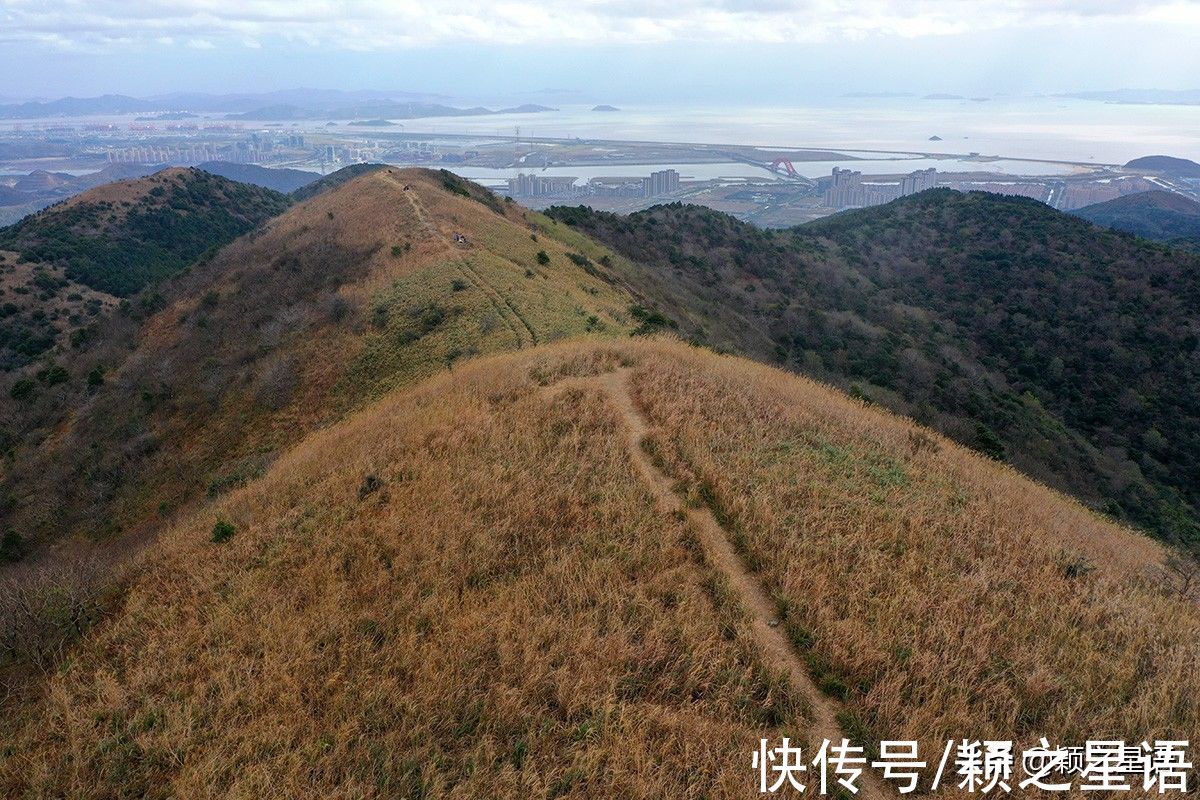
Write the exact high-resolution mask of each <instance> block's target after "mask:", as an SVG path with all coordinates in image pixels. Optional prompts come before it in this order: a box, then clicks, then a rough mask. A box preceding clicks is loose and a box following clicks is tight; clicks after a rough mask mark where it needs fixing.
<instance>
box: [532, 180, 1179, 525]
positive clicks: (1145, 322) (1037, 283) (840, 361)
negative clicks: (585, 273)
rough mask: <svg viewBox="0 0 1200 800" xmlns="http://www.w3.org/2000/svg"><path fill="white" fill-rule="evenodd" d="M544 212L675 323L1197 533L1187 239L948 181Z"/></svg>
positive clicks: (1139, 518)
mask: <svg viewBox="0 0 1200 800" xmlns="http://www.w3.org/2000/svg"><path fill="white" fill-rule="evenodd" d="M547 213H548V214H549V218H548V220H547V222H546V227H547V228H548V229H550V230H556V231H560V232H561V233H560V234H558V235H562V236H568V237H569V236H571V235H577V236H578V237H579V240H580V242H581V243H580V244H579V245H578V246H579V247H580V248H583V244H582V242H583V240H585V238H586V237H585V236H583V234H586V235H587V236H589V237H591V238H593V239H595V240H599V241H600V242H603V243H605V245H607V246H609V247H612V248H613V249H615V250H617V251H618V252H619V253H620V254H621V256H623V258H620V259H618V260H616V261H614V262H613V263H614V265H615V267H614V269H615V271H616V272H617V273H618V274H620V275H621V277H622V280H623V281H625V284H626V285H628V286H630V287H631V292H632V293H634V294H635V295H636V296H638V297H639V300H640V302H642V303H643V304H644V305H646V306H647V307H651V306H652V307H655V308H658V309H659V310H660V311H661V313H662V314H663V315H664V316H666V317H669V318H671V319H673V320H674V321H676V322H677V323H678V325H679V330H680V332H681V334H682V335H683V336H685V337H687V338H690V339H693V340H696V341H698V342H701V343H704V344H707V345H709V346H712V347H716V348H718V349H724V350H729V351H733V352H738V353H744V354H747V355H750V356H753V357H756V358H759V359H761V360H769V361H774V362H776V363H780V364H782V365H786V366H788V367H790V368H791V369H794V370H797V371H800V372H803V373H805V374H808V375H810V376H812V377H815V378H818V379H820V380H825V381H830V382H832V383H834V384H835V385H837V386H839V387H841V388H843V389H845V390H847V391H850V392H851V393H852V394H856V395H858V396H860V397H863V398H866V399H869V400H871V401H874V402H878V403H880V404H882V405H884V406H886V407H888V408H890V409H892V410H894V411H898V412H900V413H903V414H905V415H907V416H910V417H912V418H914V419H916V420H918V421H919V422H921V423H923V424H926V425H929V426H931V427H933V428H936V429H938V430H939V431H941V432H943V433H945V434H947V435H949V436H951V437H952V438H954V439H956V440H957V441H959V442H962V443H964V444H968V445H970V446H972V447H975V448H977V449H979V450H981V451H983V452H985V453H987V454H989V455H991V456H993V457H996V458H1003V459H1005V460H1007V461H1008V462H1009V463H1011V464H1013V465H1014V466H1016V467H1018V468H1019V469H1021V470H1022V471H1023V472H1025V473H1026V474H1028V475H1031V476H1033V477H1035V478H1037V479H1039V480H1043V481H1045V482H1047V483H1049V484H1050V485H1052V486H1055V487H1057V488H1059V489H1061V490H1063V491H1067V492H1069V493H1071V494H1073V495H1075V496H1077V497H1079V498H1081V499H1082V500H1083V501H1084V502H1086V503H1088V504H1089V505H1091V506H1092V507H1094V508H1096V509H1100V510H1103V511H1105V512H1107V513H1110V514H1113V515H1115V516H1118V517H1120V518H1123V519H1127V520H1130V521H1133V522H1136V523H1137V524H1139V525H1143V526H1145V527H1146V528H1148V529H1150V530H1152V531H1154V532H1155V533H1156V534H1157V535H1159V536H1161V537H1164V538H1166V539H1170V540H1173V541H1180V542H1189V543H1191V544H1193V545H1196V544H1197V543H1200V513H1198V511H1197V509H1200V481H1197V480H1196V474H1197V470H1198V469H1200V461H1198V460H1197V455H1196V454H1197V453H1200V367H1198V363H1200V362H1197V358H1196V354H1197V348H1198V347H1200V316H1198V314H1197V309H1200V259H1198V258H1196V257H1195V256H1192V255H1189V254H1187V253H1184V252H1179V251H1174V250H1170V249H1166V248H1163V247H1161V246H1158V245H1154V244H1151V243H1149V242H1142V241H1139V240H1136V239H1132V238H1130V237H1127V236H1123V235H1119V234H1116V233H1112V232H1108V231H1101V230H1097V229H1096V228H1094V227H1092V226H1091V225H1089V224H1088V223H1086V222H1084V221H1082V220H1079V219H1076V218H1074V217H1071V216H1069V215H1066V214H1062V213H1059V212H1056V211H1054V210H1053V209H1050V208H1048V207H1046V206H1045V205H1043V204H1041V203H1037V202H1034V201H1030V200H1026V199H1022V198H1011V197H1002V196H999V195H989V194H984V193H978V192H976V193H970V194H959V193H955V192H952V191H950V190H935V191H929V192H922V193H921V194H918V195H914V196H912V197H909V198H904V199H902V200H899V201H896V202H893V203H889V204H887V205H884V206H878V207H875V208H869V209H864V210H861V211H854V212H846V213H841V214H837V215H835V216H833V217H829V218H827V219H824V220H819V221H817V222H814V223H809V224H807V225H804V226H801V227H799V228H795V229H792V230H788V231H781V232H774V231H764V230H760V229H758V228H754V227H752V226H750V225H748V224H745V223H742V222H739V221H737V220H735V219H733V218H731V217H729V216H727V215H724V214H720V213H717V212H714V211H711V210H708V209H703V208H700V207H695V206H681V205H678V204H673V205H669V206H659V207H655V208H652V209H649V210H647V211H644V212H639V213H637V214H632V215H629V216H627V217H619V216H616V215H612V214H603V213H596V212H592V211H590V210H589V209H584V208H557V209H550V210H549V211H548V212H547ZM564 229H565V230H564ZM583 251H584V252H587V251H586V249H584V250H583ZM647 266H648V267H650V268H651V269H650V270H646V269H645V267H647Z"/></svg>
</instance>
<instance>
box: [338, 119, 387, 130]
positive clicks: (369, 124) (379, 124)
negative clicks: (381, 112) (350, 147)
mask: <svg viewBox="0 0 1200 800" xmlns="http://www.w3.org/2000/svg"><path fill="white" fill-rule="evenodd" d="M346 124H347V125H358V126H360V127H363V128H394V127H396V123H395V122H392V121H391V120H390V119H356V120H354V121H353V122H348V123H346Z"/></svg>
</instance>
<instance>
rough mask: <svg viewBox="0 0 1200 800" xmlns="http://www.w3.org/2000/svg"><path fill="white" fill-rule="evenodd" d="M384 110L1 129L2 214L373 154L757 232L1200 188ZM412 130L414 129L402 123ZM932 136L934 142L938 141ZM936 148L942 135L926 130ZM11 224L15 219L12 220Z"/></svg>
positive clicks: (315, 168) (1084, 166)
mask: <svg viewBox="0 0 1200 800" xmlns="http://www.w3.org/2000/svg"><path fill="white" fill-rule="evenodd" d="M400 127H401V126H397V125H393V124H390V123H387V122H386V121H383V120H373V121H367V122H355V121H349V122H346V121H342V122H334V121H321V122H315V121H305V122H303V123H297V122H292V123H265V124H259V123H243V122H230V121H228V120H205V119H187V120H149V121H148V120H145V119H130V118H113V119H104V120H98V119H95V118H88V119H78V120H71V119H55V120H47V121H42V122H39V121H36V120H35V121H22V122H19V123H18V122H11V123H6V124H3V125H0V198H5V200H4V202H5V203H7V204H8V205H7V207H6V208H0V217H15V216H16V215H19V214H22V213H29V212H30V211H33V210H37V208H39V207H42V206H44V205H48V204H49V203H50V202H54V201H55V200H57V199H61V197H62V196H66V195H67V194H69V193H70V192H71V191H72V187H74V186H76V185H78V184H79V183H80V181H81V180H82V181H84V182H87V181H86V179H85V178H83V177H81V176H87V175H89V174H95V175H97V176H104V177H106V178H108V179H117V178H121V177H133V176H135V175H139V174H146V173H148V172H150V171H153V170H154V169H156V168H160V167H162V166H191V165H200V164H210V163H212V162H230V163H237V164H251V165H257V166H262V167H274V168H290V169H299V170H306V171H310V172H314V173H320V174H326V173H329V172H332V171H333V170H336V169H339V168H341V167H344V166H347V165H349V164H355V163H367V162H381V163H389V164H395V165H416V166H429V167H435V168H443V169H448V170H451V171H453V172H455V173H457V174H459V175H462V176H463V177H466V178H470V179H471V180H475V181H478V182H480V183H482V184H483V185H486V186H488V187H489V188H492V189H493V190H495V191H496V192H498V193H500V194H504V195H507V196H510V197H512V198H513V199H515V200H518V201H519V202H521V203H522V204H524V205H527V206H530V207H533V208H544V207H547V206H550V205H564V204H570V205H579V204H584V205H589V206H592V207H593V208H596V209H599V210H606V211H615V212H632V211H636V210H639V209H642V208H646V207H649V206H651V205H655V204H658V203H665V202H677V201H678V202H688V203H698V204H702V205H706V206H709V207H712V208H714V209H717V210H720V211H725V212H728V213H730V214H733V215H735V216H737V217H739V218H741V219H744V220H747V221H750V222H754V223H756V224H759V225H762V226H765V227H784V226H788V225H795V224H799V223H802V222H806V221H808V220H812V219H816V218H818V217H822V216H827V215H829V214H832V213H835V212H837V211H841V210H844V209H850V208H861V207H865V206H871V205H878V204H880V203H886V202H889V201H891V200H894V199H896V198H898V197H902V196H905V195H909V194H913V193H916V192H919V191H923V190H925V189H930V188H934V187H939V186H940V187H949V188H953V189H958V190H961V191H970V190H982V191H989V192H997V193H1002V194H1012V195H1022V196H1026V197H1031V198H1034V199H1037V200H1041V201H1043V202H1045V203H1047V204H1049V205H1051V206H1053V207H1055V208H1058V209H1060V210H1064V211H1070V210H1073V209H1076V208H1081V207H1083V206H1086V205H1090V204H1092V203H1097V202H1103V201H1105V200H1111V199H1114V198H1116V197H1120V196H1122V195H1125V194H1132V193H1135V192H1142V191H1147V190H1151V189H1156V188H1157V189H1168V190H1171V191H1175V192H1179V193H1182V194H1187V195H1190V196H1193V197H1200V184H1198V183H1197V181H1195V180H1194V179H1193V180H1188V179H1184V178H1179V177H1173V176H1170V175H1163V174H1157V173H1155V172H1153V171H1147V170H1139V169H1130V168H1127V167H1125V166H1122V165H1120V164H1099V163H1092V162H1088V163H1079V162H1060V161H1049V160H1041V161H1036V160H1030V159H1023V158H1021V157H1020V156H1019V155H1010V156H1004V155H1000V154H994V155H984V154H980V153H975V152H971V153H954V152H946V151H942V150H937V149H931V150H930V151H928V152H914V151H907V152H906V151H881V150H867V151H863V150H855V149H853V148H847V149H843V150H835V149H830V148H827V147H803V146H798V147H790V148H783V147H763V146H756V145H749V144H740V145H731V144H715V143H702V142H660V141H636V140H612V139H592V138H579V137H572V138H567V137H563V138H552V137H544V136H529V135H525V136H522V134H521V131H520V129H519V128H516V129H513V130H509V131H500V130H498V131H496V132H495V133H489V134H483V133H479V132H471V133H447V132H421V131H420V130H418V129H419V128H420V127H421V121H419V120H414V121H412V122H411V123H410V126H409V127H408V128H405V129H404V130H398V129H397V128H400ZM410 128H411V129H410ZM934 140H937V141H936V142H935V141H934ZM931 144H937V146H938V147H940V146H941V145H940V140H938V139H937V137H931ZM8 221H13V220H11V219H10V220H8Z"/></svg>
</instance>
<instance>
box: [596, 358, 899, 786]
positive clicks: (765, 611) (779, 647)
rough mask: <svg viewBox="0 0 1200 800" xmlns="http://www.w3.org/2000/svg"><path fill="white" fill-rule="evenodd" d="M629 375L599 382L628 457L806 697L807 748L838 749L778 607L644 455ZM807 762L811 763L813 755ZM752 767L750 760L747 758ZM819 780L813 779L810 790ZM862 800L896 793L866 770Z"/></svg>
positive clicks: (709, 517) (767, 654)
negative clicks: (620, 426) (617, 417)
mask: <svg viewBox="0 0 1200 800" xmlns="http://www.w3.org/2000/svg"><path fill="white" fill-rule="evenodd" d="M629 372H630V371H629V370H628V369H623V370H619V371H617V372H610V373H607V374H605V375H603V376H601V377H599V378H596V379H592V380H595V381H596V382H597V383H598V384H599V385H600V386H601V387H602V388H603V389H604V391H605V393H606V394H607V395H608V396H609V398H610V399H611V400H612V402H613V404H614V405H615V406H616V408H617V410H618V411H619V412H620V414H621V417H622V419H623V420H624V421H625V431H626V438H627V444H628V450H629V455H630V457H631V458H632V460H633V463H634V464H635V465H636V467H637V469H638V471H639V472H640V473H641V474H642V477H643V478H644V479H645V482H646V484H647V485H648V486H649V487H650V488H651V490H652V491H653V493H654V496H655V498H656V499H657V500H658V503H659V505H660V506H661V507H662V508H663V510H664V511H666V512H668V513H676V512H679V513H682V514H685V515H686V517H687V520H688V522H689V523H691V525H692V527H693V528H694V529H695V530H696V531H697V532H698V534H699V537H700V541H701V544H702V545H703V547H704V549H705V552H706V553H707V554H708V558H709V560H710V561H711V562H712V564H713V566H715V567H716V568H717V569H719V570H720V571H721V572H722V573H723V574H724V575H725V577H726V578H728V580H729V583H730V585H731V586H732V587H733V588H734V589H735V590H736V591H737V593H738V595H739V596H740V598H741V601H742V605H743V607H744V608H745V609H746V611H747V612H748V613H749V615H750V619H751V627H752V631H753V635H754V638H755V640H756V641H757V643H758V645H759V649H760V651H761V652H762V654H763V656H764V658H766V659H767V661H768V663H769V664H770V665H771V666H772V667H774V668H775V669H779V670H782V671H783V672H784V673H785V674H786V675H787V676H788V677H789V679H790V680H791V682H792V685H793V686H794V687H796V688H797V689H799V690H801V691H802V692H804V694H805V695H806V696H807V697H808V700H809V703H810V705H811V707H812V720H811V727H810V729H809V731H808V738H809V746H810V747H813V746H814V741H815V744H817V745H819V743H820V742H821V740H822V739H828V740H829V741H830V742H833V743H838V742H840V741H841V740H842V739H843V738H844V737H845V733H844V732H843V731H842V729H841V726H840V725H839V724H838V721H837V711H838V704H837V703H836V702H835V701H833V700H832V699H830V698H829V697H827V696H826V695H824V694H823V693H821V691H820V690H818V688H817V686H816V684H814V683H813V680H812V678H811V677H810V676H809V674H808V671H807V669H806V668H805V665H804V662H803V661H801V659H800V657H799V656H798V655H797V654H796V651H795V650H794V649H793V648H792V646H791V643H790V642H789V641H788V640H787V638H786V637H785V636H784V633H783V630H782V629H781V628H779V627H772V625H771V622H772V620H774V618H775V616H776V612H775V607H774V605H773V604H772V603H771V601H770V600H769V599H768V598H767V596H766V595H765V594H764V593H763V590H762V587H761V586H759V584H758V581H757V580H756V579H755V578H754V576H753V575H752V574H750V572H749V570H747V569H746V566H745V564H744V563H742V559H741V557H740V556H738V554H737V551H736V550H734V548H733V545H732V544H730V542H729V538H728V537H727V536H726V535H725V531H724V529H722V528H721V525H720V523H718V522H717V519H716V517H714V516H713V513H712V511H710V510H709V509H708V508H707V507H700V508H691V507H689V506H688V505H687V504H685V503H684V502H683V500H682V499H681V498H680V497H679V496H678V495H677V494H676V493H675V491H674V489H673V487H672V481H671V479H670V477H669V476H667V475H666V474H664V473H663V472H662V471H661V470H660V469H659V468H658V467H657V466H655V465H654V463H653V462H652V461H651V460H650V458H649V456H647V455H646V452H645V451H644V450H643V449H642V440H643V439H644V438H645V436H646V435H647V434H648V433H649V424H648V422H647V421H646V418H645V417H644V416H643V415H642V412H641V411H640V410H638V408H637V407H636V406H635V405H634V403H633V397H632V395H631V393H630V390H629ZM809 753H810V755H809V757H808V758H807V759H806V760H811V755H812V751H809ZM747 762H749V754H747ZM814 777H815V776H810V777H809V778H808V780H807V782H808V783H809V784H810V789H811V788H812V787H811V783H812V781H813V778H814ZM829 783H830V792H831V794H832V793H833V788H834V785H835V784H836V780H835V779H834V778H833V776H832V771H831V774H830V781H829ZM858 786H859V792H858V796H859V797H864V798H871V799H872V800H874V799H875V798H884V797H893V796H895V793H893V792H891V791H888V789H887V788H886V787H885V786H884V784H883V783H882V782H881V781H879V780H878V779H877V777H876V776H875V775H873V774H872V773H871V772H870V769H869V768H867V769H864V770H863V774H862V776H861V778H860V779H859V781H858Z"/></svg>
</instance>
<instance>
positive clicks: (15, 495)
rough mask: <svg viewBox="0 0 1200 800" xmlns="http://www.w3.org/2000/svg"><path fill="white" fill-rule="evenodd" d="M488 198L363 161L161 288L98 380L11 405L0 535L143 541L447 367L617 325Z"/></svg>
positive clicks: (582, 277)
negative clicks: (376, 402) (196, 503)
mask: <svg viewBox="0 0 1200 800" xmlns="http://www.w3.org/2000/svg"><path fill="white" fill-rule="evenodd" d="M405 187H408V188H405ZM479 191H481V190H478V189H474V190H472V192H479ZM487 197H491V203H490V204H489V203H488V202H484V200H486V197H484V196H483V195H480V196H478V197H477V196H476V195H475V194H474V193H467V194H466V195H463V194H461V193H459V192H456V191H451V190H450V189H448V188H447V187H446V186H444V181H443V178H442V177H441V176H440V175H439V174H438V173H431V172H428V171H421V170H388V169H382V170H374V171H371V172H369V173H367V174H363V175H360V176H358V177H357V178H354V179H352V180H350V181H349V182H347V183H344V184H342V185H340V186H338V187H337V188H335V189H332V190H330V191H328V192H325V193H323V194H320V195H317V196H316V197H314V198H313V199H311V200H309V201H307V202H304V203H300V204H298V205H296V206H294V207H293V208H292V209H291V210H289V211H288V212H287V213H286V214H284V215H282V216H280V217H278V218H276V219H274V220H272V221H271V222H270V223H268V224H267V225H265V226H264V227H262V228H261V229H259V230H257V231H255V232H254V233H253V234H251V235H249V236H246V237H243V238H241V239H239V240H238V241H236V242H234V243H232V244H231V245H229V246H228V247H226V248H225V249H224V250H222V252H221V253H220V254H218V255H217V256H216V257H215V258H213V259H212V260H211V261H207V262H205V263H202V264H198V265H197V266H196V267H195V268H194V269H192V270H191V271H189V272H188V273H187V274H184V275H181V276H179V277H177V278H176V279H175V280H174V281H173V282H172V283H171V284H170V285H169V286H168V287H165V288H164V292H163V296H162V298H161V299H160V305H161V306H162V308H161V309H160V310H158V311H157V312H155V313H151V314H148V316H147V318H146V319H145V321H144V322H143V323H142V324H141V325H140V328H139V329H138V332H137V338H136V345H135V346H134V347H132V348H131V349H132V352H130V350H127V349H123V348H122V349H116V350H111V351H110V352H108V353H107V355H106V356H105V357H104V359H103V360H101V361H100V362H99V363H98V364H97V365H96V367H95V369H100V370H103V382H102V383H101V385H99V386H97V387H94V389H92V390H89V391H87V392H86V393H85V392H80V393H79V394H78V395H77V396H75V397H73V398H72V397H70V396H67V397H64V396H63V395H62V394H60V393H59V392H50V391H47V390H46V389H44V388H41V387H39V391H38V392H37V393H36V394H34V395H33V396H31V397H29V398H23V399H22V400H21V401H19V403H14V405H16V406H17V409H18V413H17V414H14V415H13V418H15V419H16V420H17V421H18V422H19V425H20V427H18V425H13V429H12V431H11V439H12V441H14V442H18V443H22V444H25V445H26V446H24V447H18V448H16V451H15V454H14V455H15V458H14V464H13V467H12V469H11V470H10V471H9V472H8V473H7V474H6V475H5V476H4V478H3V485H2V486H0V498H7V500H6V501H5V502H6V504H7V507H8V508H9V509H11V510H12V512H13V515H12V522H11V523H10V524H11V525H12V526H13V527H14V528H15V529H17V530H19V531H20V533H21V535H22V536H23V537H24V538H25V539H26V540H27V541H28V542H30V543H38V542H46V541H49V540H50V539H53V538H61V537H63V536H64V535H66V534H69V533H73V532H84V533H88V534H91V535H96V534H107V535H111V534H118V533H123V532H128V531H138V530H149V529H152V528H154V527H157V526H159V525H161V524H162V522H163V520H164V519H165V518H168V517H169V516H170V515H171V514H173V513H175V512H176V511H177V509H178V508H179V507H180V506H181V505H184V504H186V503H188V502H190V501H193V500H195V499H197V498H199V497H203V496H206V495H208V496H215V495H219V494H220V493H222V492H224V491H227V490H229V489H230V488H232V487H235V486H237V485H239V484H241V483H243V482H245V481H246V480H247V479H249V478H252V477H254V476H256V475H258V474H260V473H261V472H262V470H263V468H264V467H265V466H266V465H267V464H269V463H270V461H271V460H272V459H273V458H274V457H275V456H276V455H277V454H278V453H280V452H281V451H283V450H284V449H286V448H287V447H290V446H291V445H293V444H295V443H296V442H298V441H299V440H300V439H301V438H302V437H303V436H304V435H305V434H306V433H307V432H309V431H311V430H313V429H315V428H317V427H320V426H322V425H327V424H329V423H330V422H331V421H334V420H336V419H338V418H340V417H341V416H342V415H344V414H345V413H347V412H348V411H351V410H353V409H355V408H358V407H360V406H361V405H363V404H365V403H367V402H370V401H371V400H373V399H375V398H377V397H379V396H380V395H382V394H383V393H385V392H386V391H388V390H390V389H392V388H395V387H397V386H400V385H403V384H406V383H410V382H412V381H415V380H418V379H420V378H423V377H428V376H430V375H433V374H436V373H437V372H438V371H441V370H445V369H448V368H449V367H451V366H452V365H454V364H456V363H457V362H458V361H460V360H461V359H463V358H466V357H469V356H472V355H476V354H483V353H494V352H499V351H502V350H506V349H516V348H518V347H523V346H529V345H532V344H534V343H537V342H548V341H553V340H555V339H559V338H563V337H568V336H589V335H595V336H612V335H621V334H625V333H627V332H628V331H629V329H630V327H631V324H630V323H631V320H630V318H629V313H628V312H629V306H630V303H631V298H630V297H629V295H628V294H626V293H624V292H623V291H622V290H620V289H619V288H614V287H613V286H611V285H610V284H609V283H608V282H607V281H606V280H604V279H603V277H601V276H600V275H599V273H598V271H597V269H596V268H595V266H590V269H591V272H589V265H581V264H578V263H576V262H575V261H573V260H572V259H571V258H570V252H569V251H568V250H567V249H566V248H564V247H562V246H561V245H559V244H557V243H556V242H553V241H548V242H538V241H535V238H534V237H535V234H534V233H533V232H532V231H531V230H530V228H529V225H528V223H527V222H526V221H525V219H524V217H523V215H522V214H523V212H522V211H521V210H520V209H519V208H518V207H515V206H513V207H511V208H509V207H506V206H504V205H502V204H500V205H499V208H500V211H501V212H503V213H502V214H498V213H497V210H496V208H495V207H494V206H495V205H497V204H499V203H500V201H498V200H496V198H494V197H492V196H491V195H487ZM455 234H457V235H458V236H460V237H464V238H465V241H462V242H456V241H454V239H453V237H454V235H455ZM539 253H542V254H544V256H545V263H542V261H541V259H539ZM66 385H67V386H71V385H75V386H77V385H78V384H77V383H75V382H71V383H68V384H66ZM72 402H73V403H74V404H72ZM76 409H78V413H75V410H76ZM52 432H53V434H54V435H51V433H52ZM43 440H44V443H43Z"/></svg>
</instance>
